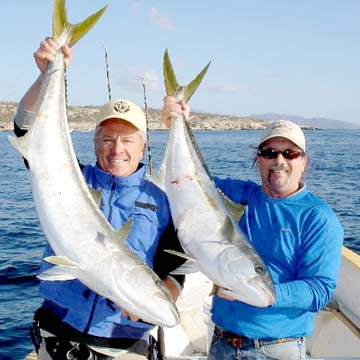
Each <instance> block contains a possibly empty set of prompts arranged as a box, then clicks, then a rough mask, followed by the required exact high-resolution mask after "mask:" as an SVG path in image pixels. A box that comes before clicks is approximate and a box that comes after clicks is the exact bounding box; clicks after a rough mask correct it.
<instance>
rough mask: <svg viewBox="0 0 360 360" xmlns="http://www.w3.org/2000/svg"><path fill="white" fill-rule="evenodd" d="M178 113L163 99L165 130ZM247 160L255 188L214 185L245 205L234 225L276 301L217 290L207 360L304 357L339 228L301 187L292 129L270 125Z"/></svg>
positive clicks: (298, 134)
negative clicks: (254, 172)
mask: <svg viewBox="0 0 360 360" xmlns="http://www.w3.org/2000/svg"><path fill="white" fill-rule="evenodd" d="M181 113H183V114H185V116H187V115H188V114H189V107H188V105H187V104H186V103H184V102H181V103H180V104H178V103H176V101H175V99H174V98H173V97H166V98H165V99H164V107H163V110H162V117H163V119H164V121H165V123H166V124H168V125H169V124H170V121H171V117H173V116H177V115H179V114H181ZM255 162H256V164H257V166H258V169H259V172H260V177H261V185H258V184H256V183H254V182H252V181H242V180H238V179H229V178H227V179H225V180H223V179H219V178H214V180H215V182H216V184H217V186H218V187H219V188H220V189H221V190H222V191H223V192H224V193H225V195H227V196H228V197H229V198H230V199H231V200H233V201H234V202H237V203H241V204H245V205H246V210H245V212H244V215H243V216H242V218H241V219H240V222H239V225H240V228H241V229H242V230H243V232H244V233H245V234H246V235H247V237H248V239H249V241H250V242H251V244H252V245H253V246H254V248H255V249H256V251H257V252H258V254H259V255H260V256H261V257H262V259H263V260H264V262H265V264H266V265H267V267H268V270H269V271H270V273H271V275H272V278H273V281H274V285H275V292H276V300H275V303H274V304H273V305H272V306H270V307H268V308H258V307H254V306H250V305H247V304H245V303H242V302H240V301H237V300H234V299H231V298H229V297H224V295H222V292H221V291H218V293H217V295H215V296H214V298H213V304H212V310H211V312H212V321H213V322H214V323H215V330H214V334H213V338H212V342H211V345H210V349H209V354H208V359H210V360H214V359H218V360H220V359H221V360H227V359H237V360H238V359H282V360H295V359H296V360H299V359H305V341H304V338H305V337H306V336H308V335H310V334H311V333H312V331H313V325H314V317H315V314H316V312H317V311H319V310H321V309H322V308H324V307H325V306H326V305H327V303H328V302H329V301H330V298H331V295H332V294H333V292H334V289H335V286H336V281H337V277H338V272H339V267H340V259H341V247H342V242H343V229H342V226H341V224H340V223H339V221H338V219H337V218H336V216H335V214H334V212H333V211H332V210H331V209H330V207H329V206H328V205H327V204H326V203H324V202H323V201H322V200H321V199H319V198H318V197H316V196H315V195H313V194H311V193H310V192H309V191H308V190H307V188H306V185H305V184H304V183H303V182H302V181H301V178H302V176H303V174H304V171H305V167H306V163H307V154H306V141H305V136H304V133H303V131H302V130H301V128H300V127H299V126H298V125H296V124H294V123H292V122H290V121H285V120H279V121H276V122H273V123H270V124H269V125H268V126H267V127H266V128H265V130H264V131H263V132H262V134H261V136H260V140H259V143H258V146H257V151H256V157H255Z"/></svg>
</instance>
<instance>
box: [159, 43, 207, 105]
mask: <svg viewBox="0 0 360 360" xmlns="http://www.w3.org/2000/svg"><path fill="white" fill-rule="evenodd" d="M210 63H211V62H209V63H208V64H207V65H206V66H205V67H204V68H203V69H202V70H201V71H200V73H199V74H198V75H197V76H196V77H195V79H194V80H192V81H191V82H190V83H189V84H188V85H186V86H181V85H179V83H178V82H177V79H176V76H175V72H174V69H173V66H172V64H171V61H170V57H169V53H168V51H167V49H166V50H165V53H164V62H163V73H164V81H165V89H166V94H167V95H169V96H174V97H175V98H176V99H177V100H185V101H189V100H190V98H191V96H192V95H193V94H194V92H195V91H196V89H197V88H198V86H199V85H200V83H201V81H202V79H203V78H204V76H205V74H206V72H207V70H208V68H209V66H210Z"/></svg>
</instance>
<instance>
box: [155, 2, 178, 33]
mask: <svg viewBox="0 0 360 360" xmlns="http://www.w3.org/2000/svg"><path fill="white" fill-rule="evenodd" d="M150 19H151V21H152V22H153V23H154V24H156V25H158V26H160V27H161V28H162V29H164V30H166V31H172V30H174V24H173V22H172V21H171V18H170V16H169V15H167V14H162V13H161V12H160V11H159V10H158V9H156V8H154V7H153V8H151V9H150Z"/></svg>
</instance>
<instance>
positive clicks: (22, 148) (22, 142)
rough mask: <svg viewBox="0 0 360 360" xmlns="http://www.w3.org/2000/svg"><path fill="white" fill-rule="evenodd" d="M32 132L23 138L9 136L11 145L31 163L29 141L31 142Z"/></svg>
mask: <svg viewBox="0 0 360 360" xmlns="http://www.w3.org/2000/svg"><path fill="white" fill-rule="evenodd" d="M29 134H30V131H29V132H28V133H27V134H25V135H24V136H21V137H15V136H8V140H9V142H10V144H11V145H12V146H13V147H14V148H15V149H16V150H17V151H18V152H19V153H20V154H21V155H22V157H24V158H25V159H26V160H28V161H29V148H30V146H29V141H30V135H29Z"/></svg>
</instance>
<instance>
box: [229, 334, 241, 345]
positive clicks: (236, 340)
mask: <svg viewBox="0 0 360 360" xmlns="http://www.w3.org/2000/svg"><path fill="white" fill-rule="evenodd" d="M230 344H231V346H232V347H233V348H240V347H241V338H240V337H238V336H233V337H231V339H230Z"/></svg>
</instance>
